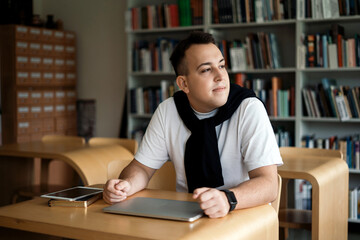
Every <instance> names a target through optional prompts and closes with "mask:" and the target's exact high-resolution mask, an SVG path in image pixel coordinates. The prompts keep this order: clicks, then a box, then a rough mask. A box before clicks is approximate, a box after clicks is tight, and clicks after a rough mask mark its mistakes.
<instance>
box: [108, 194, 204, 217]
mask: <svg viewBox="0 0 360 240" xmlns="http://www.w3.org/2000/svg"><path fill="white" fill-rule="evenodd" d="M103 211H104V212H106V213H115V214H125V215H132V216H140V217H151V218H162V219H170V220H178V221H186V222H193V221H195V220H197V219H199V218H200V217H202V216H203V210H202V209H201V208H200V205H199V203H197V202H190V201H179V200H169V199H158V198H146V197H137V198H131V199H127V200H125V201H123V202H119V203H116V204H113V205H111V206H109V207H105V208H103Z"/></svg>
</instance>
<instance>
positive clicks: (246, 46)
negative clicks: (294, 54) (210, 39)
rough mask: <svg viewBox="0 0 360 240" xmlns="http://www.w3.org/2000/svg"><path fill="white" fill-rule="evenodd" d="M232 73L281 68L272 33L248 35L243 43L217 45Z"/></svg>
mask: <svg viewBox="0 0 360 240" xmlns="http://www.w3.org/2000/svg"><path fill="white" fill-rule="evenodd" d="M217 45H218V47H219V49H220V50H221V52H222V53H223V55H224V58H225V60H226V64H227V67H228V68H229V69H231V70H232V71H242V70H247V69H264V68H266V69H274V68H281V63H280V56H279V48H278V43H277V40H276V36H275V34H273V33H264V32H258V33H248V34H247V36H246V37H245V40H244V41H241V40H234V41H226V40H221V41H219V42H218V43H217Z"/></svg>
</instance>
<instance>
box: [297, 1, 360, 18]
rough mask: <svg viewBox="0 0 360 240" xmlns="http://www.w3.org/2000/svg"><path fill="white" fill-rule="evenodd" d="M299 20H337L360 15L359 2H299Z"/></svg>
mask: <svg viewBox="0 0 360 240" xmlns="http://www.w3.org/2000/svg"><path fill="white" fill-rule="evenodd" d="M297 3H298V6H297V14H298V19H304V18H313V19H324V18H336V17H339V16H352V15H358V14H360V1H359V0H311V1H309V0H298V1H297Z"/></svg>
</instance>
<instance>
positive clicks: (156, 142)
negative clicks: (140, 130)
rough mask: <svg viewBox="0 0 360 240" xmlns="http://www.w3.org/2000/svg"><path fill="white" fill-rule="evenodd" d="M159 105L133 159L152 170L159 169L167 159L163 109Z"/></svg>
mask: <svg viewBox="0 0 360 240" xmlns="http://www.w3.org/2000/svg"><path fill="white" fill-rule="evenodd" d="M163 105H164V104H163ZM163 105H161V104H160V105H159V107H158V108H157V109H156V111H155V113H154V114H153V116H152V118H151V121H150V123H149V125H148V127H147V129H146V132H145V134H144V137H143V139H142V141H141V143H140V146H139V149H138V151H137V152H136V154H135V159H136V160H137V161H139V162H140V163H142V164H144V165H146V166H148V167H150V168H154V169H159V168H161V166H162V165H163V164H164V163H165V162H166V161H167V160H168V159H169V154H168V151H167V147H166V139H165V133H164V126H165V123H164V115H163V114H164V112H163V111H164V107H163Z"/></svg>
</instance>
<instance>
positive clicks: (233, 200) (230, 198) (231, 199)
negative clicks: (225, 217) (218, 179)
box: [221, 189, 237, 212]
mask: <svg viewBox="0 0 360 240" xmlns="http://www.w3.org/2000/svg"><path fill="white" fill-rule="evenodd" d="M221 191H223V192H224V193H225V195H226V197H227V199H228V201H229V204H230V210H229V212H231V211H232V210H234V209H235V207H236V204H237V200H236V197H235V194H234V193H233V192H232V191H230V190H227V189H224V190H221Z"/></svg>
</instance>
